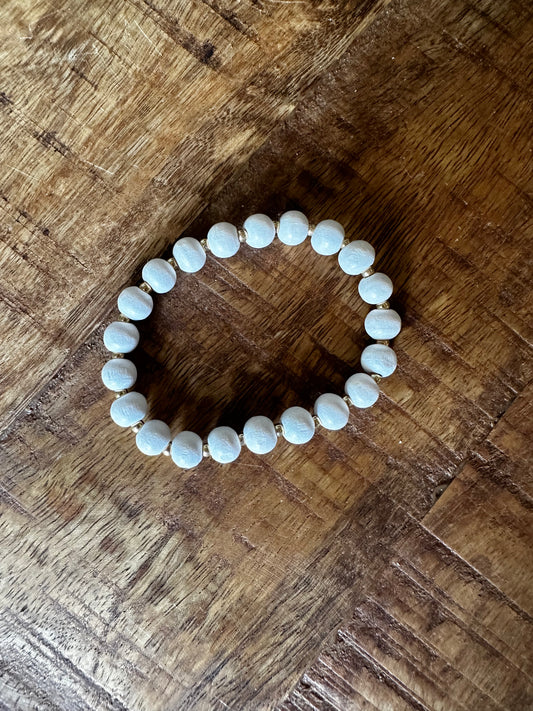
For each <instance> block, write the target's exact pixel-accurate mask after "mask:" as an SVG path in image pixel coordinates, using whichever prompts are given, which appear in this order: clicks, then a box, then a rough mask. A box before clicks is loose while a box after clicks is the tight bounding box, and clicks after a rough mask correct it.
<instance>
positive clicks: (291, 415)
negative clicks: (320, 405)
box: [280, 407, 315, 444]
mask: <svg viewBox="0 0 533 711" xmlns="http://www.w3.org/2000/svg"><path fill="white" fill-rule="evenodd" d="M280 422H281V425H282V427H283V436H284V437H285V439H286V440H287V442H291V443H292V444H305V443H306V442H309V440H310V439H311V437H312V436H313V435H314V433H315V423H314V420H313V418H312V416H311V413H309V412H307V410H304V408H303V407H289V408H288V409H287V410H285V412H284V413H283V414H282V415H281V418H280Z"/></svg>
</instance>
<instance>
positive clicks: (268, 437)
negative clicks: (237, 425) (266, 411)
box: [242, 415, 278, 454]
mask: <svg viewBox="0 0 533 711" xmlns="http://www.w3.org/2000/svg"><path fill="white" fill-rule="evenodd" d="M242 432H243V435H244V444H245V445H246V446H247V447H248V449H249V450H250V451H251V452H254V453H255V454H266V453H267V452H271V451H272V450H273V449H274V447H275V446H276V442H277V441H278V436H277V434H276V428H275V427H274V423H273V422H272V420H269V419H268V417H263V415H256V416H255V417H250V419H249V420H248V421H247V422H246V424H245V425H244V429H243V431H242Z"/></svg>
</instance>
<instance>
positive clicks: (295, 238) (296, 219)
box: [278, 210, 309, 246]
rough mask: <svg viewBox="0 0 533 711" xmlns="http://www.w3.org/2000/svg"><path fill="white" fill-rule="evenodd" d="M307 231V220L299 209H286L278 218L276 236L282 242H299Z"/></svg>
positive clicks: (292, 243) (303, 238) (290, 243)
mask: <svg viewBox="0 0 533 711" xmlns="http://www.w3.org/2000/svg"><path fill="white" fill-rule="evenodd" d="M308 232H309V220H308V219H307V217H306V216H305V215H304V214H303V212H300V211H299V210H288V211H287V212H284V213H283V215H282V216H281V217H280V218H279V227H278V238H279V240H280V242H283V244H288V245H291V246H292V245H295V244H301V243H302V242H303V241H304V240H305V238H306V237H307V233H308Z"/></svg>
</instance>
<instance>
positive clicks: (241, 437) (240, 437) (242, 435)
mask: <svg viewBox="0 0 533 711" xmlns="http://www.w3.org/2000/svg"><path fill="white" fill-rule="evenodd" d="M239 442H240V443H241V445H243V444H244V434H243V433H242V432H241V434H240V435H239Z"/></svg>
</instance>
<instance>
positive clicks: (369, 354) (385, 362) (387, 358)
mask: <svg viewBox="0 0 533 711" xmlns="http://www.w3.org/2000/svg"><path fill="white" fill-rule="evenodd" d="M397 364H398V360H397V358H396V353H395V352H394V351H393V350H392V348H389V346H386V345H385V344H384V343H372V344H371V345H370V346H367V347H366V348H365V349H364V350H363V352H362V353H361V367H362V368H363V370H366V372H367V373H377V374H378V375H381V376H382V377H383V378H387V377H388V376H389V375H392V374H393V373H394V371H395V370H396V366H397Z"/></svg>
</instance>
